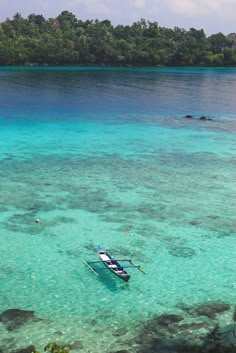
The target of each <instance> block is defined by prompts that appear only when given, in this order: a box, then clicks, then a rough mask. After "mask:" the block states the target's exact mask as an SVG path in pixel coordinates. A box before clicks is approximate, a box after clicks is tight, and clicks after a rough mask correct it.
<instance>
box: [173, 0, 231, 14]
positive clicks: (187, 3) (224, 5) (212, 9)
mask: <svg viewBox="0 0 236 353" xmlns="http://www.w3.org/2000/svg"><path fill="white" fill-rule="evenodd" d="M167 2H168V4H169V9H170V11H172V12H175V13H176V14H179V15H182V16H184V17H188V16H189V17H193V18H194V17H197V16H210V17H212V16H215V15H220V14H227V13H229V14H230V13H231V11H232V6H233V7H234V10H235V7H236V0H169V1H167Z"/></svg>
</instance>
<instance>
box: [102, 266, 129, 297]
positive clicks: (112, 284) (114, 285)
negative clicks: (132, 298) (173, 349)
mask: <svg viewBox="0 0 236 353" xmlns="http://www.w3.org/2000/svg"><path fill="white" fill-rule="evenodd" d="M97 280H98V281H99V283H100V284H101V285H102V286H103V287H104V288H106V289H108V290H109V291H111V292H113V293H115V292H119V291H120V290H122V289H126V288H127V287H129V284H128V283H127V282H121V281H120V280H119V278H116V277H113V276H112V274H111V273H110V271H103V269H102V268H101V271H99V277H98V278H97Z"/></svg>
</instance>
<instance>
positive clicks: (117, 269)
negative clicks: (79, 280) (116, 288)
mask: <svg viewBox="0 0 236 353" xmlns="http://www.w3.org/2000/svg"><path fill="white" fill-rule="evenodd" d="M97 251H98V255H99V257H100V259H101V260H98V261H88V262H87V261H83V262H84V264H85V265H86V266H88V268H89V269H90V270H91V271H92V272H93V273H94V274H95V275H96V276H99V274H98V272H97V271H98V270H110V271H111V272H112V273H114V274H115V275H116V276H117V277H119V278H120V279H122V280H123V281H125V282H128V280H129V279H130V275H129V274H128V272H127V271H126V270H125V268H127V267H134V268H137V269H138V270H139V271H141V272H143V273H145V272H144V271H143V270H142V269H141V268H140V266H137V265H135V264H134V263H133V262H132V260H128V259H126V258H124V259H114V258H113V257H112V256H111V255H110V254H109V253H108V252H107V251H105V250H103V248H102V247H101V246H100V245H99V246H98V248H97ZM119 261H124V262H128V263H129V264H130V266H121V265H120V263H119ZM99 262H100V263H103V264H104V265H105V267H104V268H95V267H93V264H95V263H99Z"/></svg>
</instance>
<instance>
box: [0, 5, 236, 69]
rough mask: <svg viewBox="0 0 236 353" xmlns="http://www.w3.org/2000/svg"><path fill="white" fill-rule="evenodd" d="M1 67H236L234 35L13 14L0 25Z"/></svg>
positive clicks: (145, 23) (142, 23)
mask: <svg viewBox="0 0 236 353" xmlns="http://www.w3.org/2000/svg"><path fill="white" fill-rule="evenodd" d="M0 65H2V66H4V65H81V66H82V65H83V66H87V65H88V66H92V65H95V66H121V67H122V66H124V67H125V66H236V33H230V34H228V35H225V34H223V33H221V32H219V33H216V34H212V35H210V36H208V37H207V36H206V34H205V33H204V30H203V29H200V30H199V29H194V28H190V29H189V30H185V29H183V28H179V27H174V28H173V29H170V28H165V27H160V26H159V25H158V22H150V21H148V20H145V19H140V20H139V21H137V22H134V23H133V24H132V25H117V26H113V25H112V23H111V22H110V21H109V20H104V21H99V20H86V21H82V20H80V19H77V18H76V16H75V15H74V14H73V13H71V12H69V11H63V12H62V13H61V14H60V15H59V16H57V17H56V18H49V19H45V18H44V16H43V15H36V14H30V15H29V16H28V17H27V18H24V17H22V16H21V14H19V13H16V14H15V15H14V16H13V18H12V19H9V18H7V19H6V20H5V21H4V22H1V23H0Z"/></svg>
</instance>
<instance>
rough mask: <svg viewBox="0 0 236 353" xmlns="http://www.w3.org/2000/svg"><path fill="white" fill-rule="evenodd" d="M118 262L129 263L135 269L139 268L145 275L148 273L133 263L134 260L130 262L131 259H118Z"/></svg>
mask: <svg viewBox="0 0 236 353" xmlns="http://www.w3.org/2000/svg"><path fill="white" fill-rule="evenodd" d="M117 261H127V262H129V263H130V265H132V266H133V267H135V268H137V269H138V270H139V271H141V272H143V273H146V272H145V271H144V270H142V269H141V267H140V266H137V265H135V264H134V263H133V262H132V260H129V259H126V258H125V259H118V260H117Z"/></svg>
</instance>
